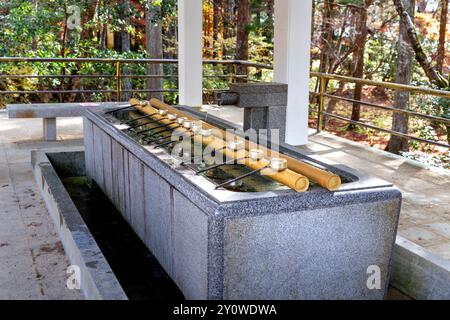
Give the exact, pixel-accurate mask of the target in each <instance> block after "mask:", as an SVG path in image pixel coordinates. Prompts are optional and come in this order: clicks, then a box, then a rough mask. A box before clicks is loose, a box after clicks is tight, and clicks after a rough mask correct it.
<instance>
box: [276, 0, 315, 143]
mask: <svg viewBox="0 0 450 320" xmlns="http://www.w3.org/2000/svg"><path fill="white" fill-rule="evenodd" d="M311 14H312V0H275V54H274V55H275V56H274V81H276V82H282V83H287V84H288V85H289V94H288V107H287V115H286V142H287V143H289V144H292V145H304V144H307V143H308V102H309V71H310V70H309V63H310V50H311Z"/></svg>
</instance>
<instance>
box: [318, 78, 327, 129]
mask: <svg viewBox="0 0 450 320" xmlns="http://www.w3.org/2000/svg"><path fill="white" fill-rule="evenodd" d="M319 79H320V86H319V109H318V115H317V132H321V131H322V130H323V111H324V107H325V88H326V85H327V83H326V79H325V78H324V77H322V76H319Z"/></svg>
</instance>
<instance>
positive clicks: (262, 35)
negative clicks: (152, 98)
mask: <svg viewBox="0 0 450 320" xmlns="http://www.w3.org/2000/svg"><path fill="white" fill-rule="evenodd" d="M73 6H76V8H79V10H80V18H81V19H80V21H79V24H78V26H77V27H76V28H71V26H70V18H71V13H73V12H72V10H73ZM273 19H274V0H204V1H203V43H204V45H203V57H204V59H207V60H246V61H252V62H255V63H261V64H266V65H272V64H273V38H274V22H273ZM448 22H449V21H448V0H313V19H312V23H313V26H312V34H311V36H312V41H311V70H312V71H319V72H323V73H331V74H338V75H344V76H351V77H356V78H364V79H370V80H376V81H385V82H397V83H403V84H411V85H414V86H421V87H430V88H438V89H441V90H449V88H450V86H449V77H448V74H449V72H450V67H449V66H450V56H449V55H448V46H449V45H448V42H447V39H448V37H449V33H450V30H449V26H448ZM0 56H1V57H43V58H128V59H144V58H154V59H176V58H177V1H176V0H119V1H106V0H71V1H63V0H7V1H5V0H0ZM176 68H177V67H176V64H166V65H146V64H129V65H127V66H126V67H124V68H123V72H124V74H133V75H135V74H163V75H164V76H165V77H164V78H161V79H147V80H146V79H141V78H136V79H128V80H126V81H124V83H123V86H124V89H127V88H128V89H129V88H133V89H146V88H155V87H161V88H164V89H165V90H168V92H166V93H164V95H163V96H161V94H156V93H152V94H151V95H156V96H158V95H160V96H161V98H164V99H165V100H166V101H167V102H169V103H176V102H177V94H176V92H174V91H176V90H174V89H176V88H177V80H176V77H175V76H174V75H176V74H177V70H176ZM230 68H231V67H230V66H228V65H220V64H205V66H204V74H205V78H204V88H205V89H206V92H207V90H217V89H225V88H227V84H228V82H229V81H230V78H227V77H221V78H215V77H210V76H211V75H218V74H220V75H224V74H230V73H238V74H246V75H248V78H249V79H250V80H251V81H271V80H272V71H271V70H270V69H257V68H242V67H241V68H237V69H230ZM115 72H116V70H115V65H114V64H96V63H75V62H74V63H64V64H62V63H58V62H48V63H32V64H30V63H0V75H52V74H53V75H54V74H60V75H102V74H111V75H114V74H115ZM115 85H116V83H115V81H114V79H110V78H101V77H97V78H96V77H92V78H83V79H82V78H76V77H75V78H66V79H60V78H45V79H42V78H41V79H38V78H23V77H18V78H0V108H1V107H2V106H5V105H6V104H7V103H13V102H14V103H30V102H59V101H63V102H71V101H108V100H114V98H115V97H114V94H113V93H83V94H80V93H78V94H75V93H73V94H13V95H2V94H1V91H21V90H26V91H34V90H50V89H55V88H56V89H61V90H80V89H82V90H90V89H102V90H106V91H108V90H113V89H114V88H115ZM317 90H318V83H317V81H316V80H315V79H312V81H311V91H317ZM169 91H170V92H169ZM327 91H328V92H329V93H332V94H333V95H337V96H342V97H345V98H348V99H355V100H363V101H366V102H369V103H374V104H378V105H382V106H391V107H395V108H400V109H406V110H411V111H415V112H420V113H424V114H428V115H433V116H438V117H443V118H447V119H450V101H449V99H444V98H437V97H433V96H425V95H416V94H407V93H405V92H395V91H393V90H389V89H385V88H381V87H371V86H359V85H353V84H350V83H346V82H338V81H329V82H328V83H327ZM142 95H144V96H143V97H142V98H146V97H145V94H142ZM147 96H148V95H147ZM206 100H208V96H207V95H205V101H206ZM310 102H311V112H310V115H311V117H310V126H311V127H315V126H316V125H317V113H316V111H315V110H316V105H317V99H315V98H314V96H313V95H312V96H311V99H310ZM325 108H326V110H327V111H328V112H330V113H335V114H339V115H341V116H344V117H347V118H351V119H353V120H356V121H362V122H365V123H369V124H372V125H376V126H379V127H382V128H389V129H390V128H392V129H393V130H396V131H399V132H404V133H408V134H411V135H415V136H417V137H420V138H424V139H430V140H438V141H441V142H444V143H450V124H448V123H447V124H445V123H439V122H436V121H432V120H428V119H421V118H417V117H407V116H405V115H402V114H400V113H394V114H393V113H392V112H389V111H386V110H382V109H377V108H371V107H368V106H362V105H359V104H355V103H351V102H345V101H341V100H339V101H338V100H335V99H327V101H326V106H325ZM324 121H325V124H326V127H325V128H326V130H327V131H329V132H331V133H333V134H336V135H339V136H342V137H345V138H347V139H351V140H354V141H358V142H360V143H364V144H367V145H370V146H373V147H376V148H379V149H383V150H387V151H390V152H393V153H398V154H402V155H403V156H405V157H408V158H412V159H415V160H419V161H421V162H424V163H428V164H431V165H434V166H438V167H443V168H447V169H448V168H450V153H449V149H448V148H443V147H439V146H435V145H430V144H425V143H420V142H416V141H408V140H406V139H403V138H401V137H395V136H391V135H389V134H388V133H384V132H380V131H376V130H373V129H370V128H366V127H362V126H358V125H352V124H348V123H346V122H342V121H339V120H338V119H332V118H328V119H324Z"/></svg>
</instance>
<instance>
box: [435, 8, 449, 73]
mask: <svg viewBox="0 0 450 320" xmlns="http://www.w3.org/2000/svg"><path fill="white" fill-rule="evenodd" d="M447 16H448V0H441V19H440V27H439V46H438V54H437V58H436V69H437V70H438V71H439V72H440V73H441V74H442V72H443V70H444V60H445V36H446V35H447V20H448V17H447Z"/></svg>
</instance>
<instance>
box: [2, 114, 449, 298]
mask: <svg viewBox="0 0 450 320" xmlns="http://www.w3.org/2000/svg"><path fill="white" fill-rule="evenodd" d="M210 113H211V114H213V115H218V116H221V117H223V118H225V119H226V120H229V121H235V122H236V123H242V110H240V109H236V108H232V107H229V108H221V109H218V110H211V111H210ZM57 125H58V133H59V135H58V141H56V142H44V141H43V140H42V138H41V137H42V120H41V119H7V115H6V113H5V112H2V111H0V204H1V208H0V299H81V298H82V296H81V294H80V293H79V292H77V291H71V290H68V289H66V286H65V282H66V277H67V275H66V268H67V266H68V261H67V259H66V257H65V253H64V249H63V248H62V246H61V243H60V241H59V239H58V237H57V235H56V234H55V230H54V228H53V224H52V222H51V220H50V218H49V216H48V212H47V210H46V208H45V204H44V203H43V200H42V198H41V196H40V194H39V192H38V190H37V186H36V184H35V182H34V178H33V176H32V172H31V165H30V151H31V150H33V149H50V148H60V147H61V146H71V147H72V146H73V147H75V146H81V145H82V140H81V139H82V136H83V132H82V120H81V118H64V119H58V124H57ZM303 148H306V149H308V150H309V151H313V152H316V153H318V154H320V155H321V156H323V157H326V158H328V159H331V160H333V161H335V162H338V163H342V164H345V165H348V166H351V167H354V168H356V169H358V170H360V171H363V172H367V173H369V174H371V175H375V176H377V177H380V178H382V179H385V180H387V181H391V182H393V183H394V184H395V185H397V186H398V187H399V188H400V189H401V190H402V192H403V195H404V202H403V208H402V213H401V217H400V226H399V233H400V234H401V235H402V236H404V237H405V238H407V239H409V240H411V241H413V242H414V243H416V244H418V245H420V246H422V247H425V248H427V249H429V250H430V251H431V252H434V253H436V254H438V255H440V256H442V257H444V258H446V259H450V206H449V203H450V193H449V192H448V190H450V174H449V173H448V171H447V172H444V171H443V172H439V171H437V170H431V169H428V168H426V167H424V166H421V165H419V164H417V163H416V162H414V161H409V160H406V159H404V158H401V157H396V156H392V155H390V154H387V153H385V152H382V151H377V150H375V149H371V148H368V147H364V146H361V145H358V144H356V143H353V142H350V141H348V140H345V139H342V138H338V137H335V136H332V135H330V134H327V133H321V134H319V135H311V137H310V143H309V144H308V146H306V147H303ZM392 297H395V295H392V294H391V298H392Z"/></svg>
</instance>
